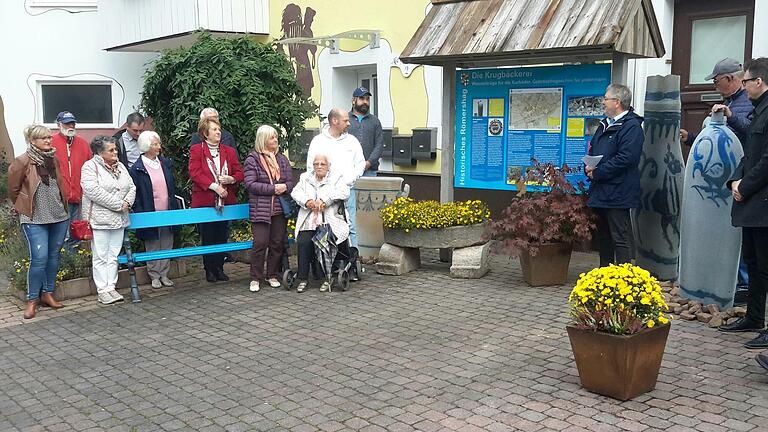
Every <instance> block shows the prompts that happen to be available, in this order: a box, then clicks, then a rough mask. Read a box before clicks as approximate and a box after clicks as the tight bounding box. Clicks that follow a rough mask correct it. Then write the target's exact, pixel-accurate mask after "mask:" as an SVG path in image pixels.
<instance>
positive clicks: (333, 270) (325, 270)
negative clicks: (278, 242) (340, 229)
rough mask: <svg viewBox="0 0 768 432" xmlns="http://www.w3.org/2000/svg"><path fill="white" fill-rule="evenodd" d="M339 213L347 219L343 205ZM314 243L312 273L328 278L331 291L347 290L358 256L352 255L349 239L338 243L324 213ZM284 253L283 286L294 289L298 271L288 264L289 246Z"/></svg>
mask: <svg viewBox="0 0 768 432" xmlns="http://www.w3.org/2000/svg"><path fill="white" fill-rule="evenodd" d="M339 215H342V216H343V217H344V220H347V215H346V209H345V208H344V206H343V205H340V206H339ZM287 241H288V240H287V238H286V244H287ZM312 243H314V245H315V257H314V260H313V261H312V263H310V265H311V267H310V268H311V273H312V274H313V275H314V276H315V278H316V279H326V281H327V282H328V283H329V285H330V289H329V291H333V289H334V288H336V289H339V290H341V291H346V290H347V288H349V281H350V276H349V269H350V267H352V263H353V262H357V259H356V258H357V257H352V253H351V250H352V249H351V248H350V247H349V239H347V240H344V241H343V242H341V243H340V244H338V245H337V244H336V235H335V234H334V233H333V230H331V227H330V225H328V224H327V223H325V215H324V214H323V224H322V225H320V226H318V227H317V231H316V232H315V234H314V235H313V236H312ZM285 250H286V252H285V253H284V254H283V269H284V270H283V280H282V283H283V287H284V288H285V289H287V290H290V289H293V284H294V283H295V282H296V274H297V272H296V271H295V270H293V269H291V268H290V266H289V264H288V252H287V250H288V248H287V246H286V248H285Z"/></svg>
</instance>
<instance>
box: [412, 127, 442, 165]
mask: <svg viewBox="0 0 768 432" xmlns="http://www.w3.org/2000/svg"><path fill="white" fill-rule="evenodd" d="M412 147H413V150H412V155H413V158H414V159H417V160H430V159H435V158H436V157H437V129H436V128H416V129H413V139H412Z"/></svg>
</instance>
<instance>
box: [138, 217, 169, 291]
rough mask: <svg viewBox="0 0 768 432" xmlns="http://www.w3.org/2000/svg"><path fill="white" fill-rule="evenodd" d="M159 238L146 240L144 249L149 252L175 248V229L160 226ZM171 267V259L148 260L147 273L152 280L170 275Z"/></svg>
mask: <svg viewBox="0 0 768 432" xmlns="http://www.w3.org/2000/svg"><path fill="white" fill-rule="evenodd" d="M158 231H159V236H158V237H159V238H158V239H155V240H144V249H146V250H147V252H154V251H161V250H168V249H173V231H171V229H170V228H168V227H162V228H158ZM170 269H171V260H169V259H164V260H154V261H147V273H149V278H150V279H152V280H157V279H160V278H161V277H168V270H170Z"/></svg>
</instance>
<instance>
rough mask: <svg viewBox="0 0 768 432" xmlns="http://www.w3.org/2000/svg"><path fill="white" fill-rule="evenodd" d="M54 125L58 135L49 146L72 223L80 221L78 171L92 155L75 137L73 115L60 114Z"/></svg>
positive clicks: (74, 119)
mask: <svg viewBox="0 0 768 432" xmlns="http://www.w3.org/2000/svg"><path fill="white" fill-rule="evenodd" d="M56 125H57V126H58V127H59V133H57V134H55V135H54V136H53V140H52V141H51V145H52V146H53V148H55V149H56V158H57V159H58V160H59V167H60V168H61V180H62V181H61V185H62V187H63V189H64V195H65V196H66V197H67V201H68V202H69V219H70V221H72V220H76V219H80V201H81V200H82V198H83V189H82V188H81V187H80V170H81V169H82V168H83V164H84V163H85V162H86V161H87V160H88V159H90V158H91V157H92V156H93V155H92V154H91V148H90V146H89V145H88V142H87V141H86V140H84V139H83V138H81V137H79V136H77V131H76V130H75V126H76V125H77V119H76V118H75V116H74V114H72V113H71V112H69V111H62V112H60V113H59V114H58V115H57V116H56ZM67 237H68V238H69V233H67Z"/></svg>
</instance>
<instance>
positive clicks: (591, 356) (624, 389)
mask: <svg viewBox="0 0 768 432" xmlns="http://www.w3.org/2000/svg"><path fill="white" fill-rule="evenodd" d="M669 328H670V325H669V324H666V325H661V326H658V327H653V328H650V329H646V330H643V331H641V332H639V333H635V334H633V335H613V334H609V333H603V332H596V331H593V330H582V329H578V328H576V327H575V326H567V327H566V329H567V330H568V337H569V339H570V340H571V349H572V350H573V357H574V359H575V360H576V368H578V370H579V379H580V380H581V386H582V387H584V388H585V389H586V390H588V391H590V392H593V393H597V394H601V395H603V396H609V397H612V398H614V399H619V400H623V401H626V400H630V399H632V398H635V397H637V396H639V395H641V394H643V393H646V392H649V391H651V390H653V389H654V388H656V379H657V378H658V376H659V368H660V367H661V359H662V357H663V356H664V347H665V346H666V344H667V336H669Z"/></svg>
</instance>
